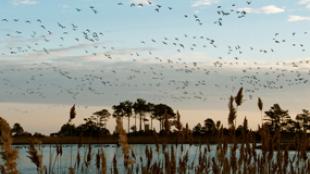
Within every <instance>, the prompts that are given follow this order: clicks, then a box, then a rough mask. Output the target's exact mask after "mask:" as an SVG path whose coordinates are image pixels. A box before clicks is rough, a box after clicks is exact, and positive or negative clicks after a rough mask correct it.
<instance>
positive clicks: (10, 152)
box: [0, 117, 19, 174]
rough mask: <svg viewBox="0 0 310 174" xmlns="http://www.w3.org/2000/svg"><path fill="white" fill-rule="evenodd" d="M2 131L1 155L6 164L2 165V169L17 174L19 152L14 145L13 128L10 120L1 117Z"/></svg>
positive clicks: (0, 125) (0, 127)
mask: <svg viewBox="0 0 310 174" xmlns="http://www.w3.org/2000/svg"><path fill="white" fill-rule="evenodd" d="M0 131H1V141H2V143H3V145H2V152H1V157H2V159H3V161H4V166H2V167H1V171H2V172H3V173H7V174H17V173H19V172H18V170H17V164H16V159H17V157H18V152H17V150H16V149H14V148H13V147H12V142H13V139H12V135H11V128H10V125H9V124H8V122H7V121H6V120H5V119H3V118H1V117H0Z"/></svg>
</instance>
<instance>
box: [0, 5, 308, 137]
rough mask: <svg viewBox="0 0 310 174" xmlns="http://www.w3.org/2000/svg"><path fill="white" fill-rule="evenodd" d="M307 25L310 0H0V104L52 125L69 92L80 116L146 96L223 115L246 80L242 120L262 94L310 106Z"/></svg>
mask: <svg viewBox="0 0 310 174" xmlns="http://www.w3.org/2000/svg"><path fill="white" fill-rule="evenodd" d="M309 29H310V1H309V0H248V1H245V0H234V1H227V0H225V1H224V0H169V1H168V0H161V1H160V0H152V1H151V0H117V1H116V0H53V1H49V0H3V1H0V80H1V83H0V89H1V90H0V115H1V116H3V117H4V118H6V119H7V120H8V121H9V122H10V123H11V124H13V123H15V122H20V123H21V124H22V125H23V126H24V128H25V129H26V130H28V131H30V132H35V131H40V132H43V133H51V132H55V131H57V130H59V127H60V125H61V124H62V123H64V122H65V121H66V120H67V119H68V111H69V109H70V107H71V106H72V105H73V104H76V105H77V106H78V109H77V111H78V118H77V119H76V122H75V123H76V124H79V123H81V122H82V120H83V118H84V117H88V116H90V115H91V114H92V113H93V112H95V111H97V110H99V109H102V108H107V109H110V108H111V106H112V105H114V104H118V103H119V102H121V101H124V100H131V101H134V100H136V99H137V98H144V99H146V100H147V101H150V102H153V103H166V104H168V105H170V106H172V107H173V108H174V109H175V110H179V112H180V113H181V115H182V120H183V121H184V122H188V123H189V125H190V126H191V127H193V126H194V125H195V124H197V123H198V122H202V121H203V120H204V119H206V118H207V117H210V118H213V119H214V120H221V121H222V123H223V124H224V125H227V115H228V109H227V104H228V99H229V96H230V95H235V94H236V93H237V91H238V89H239V88H240V87H244V94H245V97H244V104H243V105H242V106H241V107H240V108H238V111H239V115H238V120H242V119H243V118H244V117H245V116H246V117H247V118H248V120H249V125H250V127H251V128H253V129H255V128H256V127H257V125H258V124H259V123H260V113H259V111H258V109H257V98H258V97H261V98H262V99H263V102H264V110H268V109H269V108H270V106H271V105H272V104H274V103H279V104H280V105H281V106H282V107H283V108H285V109H288V110H289V111H290V113H291V116H292V117H293V118H294V117H295V115H296V114H297V113H298V112H301V110H302V109H309V108H310V106H309V105H310V104H309V102H308V98H309V97H310V91H309V88H308V87H309V82H310V81H309V80H310V70H309V61H310V59H309V53H310V50H309V37H310V30H309ZM110 111H111V112H112V110H110ZM109 128H110V129H111V130H112V129H113V128H114V121H113V120H111V123H110V124H109Z"/></svg>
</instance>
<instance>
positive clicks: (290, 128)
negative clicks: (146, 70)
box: [12, 88, 310, 136]
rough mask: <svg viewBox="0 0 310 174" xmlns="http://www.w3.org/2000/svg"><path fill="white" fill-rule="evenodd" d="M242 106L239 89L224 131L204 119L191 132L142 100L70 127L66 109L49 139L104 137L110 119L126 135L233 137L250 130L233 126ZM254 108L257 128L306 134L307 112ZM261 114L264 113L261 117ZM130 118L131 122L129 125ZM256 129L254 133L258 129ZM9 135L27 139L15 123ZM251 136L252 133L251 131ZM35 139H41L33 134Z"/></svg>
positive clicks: (175, 115)
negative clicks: (119, 124)
mask: <svg viewBox="0 0 310 174" xmlns="http://www.w3.org/2000/svg"><path fill="white" fill-rule="evenodd" d="M242 103H243V88H240V89H239V91H238V93H237V95H236V96H231V97H230V98H229V103H228V109H229V114H228V127H227V128H225V127H224V126H223V124H222V122H221V121H214V120H213V119H212V118H206V120H204V122H203V124H201V123H198V124H197V125H196V126H194V127H193V129H192V130H190V129H189V128H188V125H187V124H186V125H185V126H183V124H182V123H181V121H180V119H181V115H180V113H179V112H178V111H174V110H173V108H172V107H170V106H169V105H166V104H162V103H160V104H154V103H151V102H147V101H146V100H144V99H141V98H138V99H137V100H136V101H134V102H132V101H129V100H126V101H123V102H120V103H119V104H117V105H113V106H112V113H110V112H109V110H108V109H106V108H104V109H101V110H99V111H96V112H94V113H93V114H92V115H91V116H89V117H87V118H84V122H83V123H81V124H79V125H77V126H76V125H74V124H73V123H72V120H73V119H74V118H75V117H76V111H75V105H73V106H72V107H71V109H70V113H69V120H68V121H67V122H66V123H65V124H63V125H62V126H61V128H60V130H59V131H58V132H56V133H52V134H51V135H52V136H106V135H111V134H117V132H115V131H114V132H113V133H111V132H110V131H109V130H108V129H107V122H108V120H109V119H110V118H111V117H113V118H120V119H122V120H123V119H127V133H128V134H129V135H150V134H155V133H159V134H171V133H176V132H181V131H186V132H189V133H191V134H192V135H214V136H215V135H218V134H219V133H221V134H224V135H229V132H234V133H235V134H236V135H238V134H241V132H244V131H247V132H248V131H250V130H249V128H248V123H247V119H246V118H245V119H244V121H243V124H241V125H237V122H236V119H237V111H238V107H239V106H241V105H242ZM257 105H258V109H259V111H260V112H261V124H260V127H259V129H261V128H266V129H268V130H269V131H270V132H276V131H279V132H282V133H296V132H298V133H308V132H310V112H309V110H306V109H303V110H302V112H301V113H299V114H297V115H296V117H295V119H292V117H291V116H290V115H289V112H288V110H284V109H282V108H281V107H280V105H279V104H274V105H273V106H271V107H270V109H269V110H267V111H265V112H264V111H263V102H262V100H261V99H260V98H258V103H257ZM263 113H264V114H263ZM132 119H133V120H134V122H133V123H131V121H132ZM154 121H157V122H158V123H159V131H158V132H156V130H155V129H154ZM259 129H258V130H259ZM12 132H13V134H14V135H15V136H30V135H29V133H27V132H25V131H24V130H23V128H22V127H21V125H20V124H19V123H16V124H14V126H13V128H12ZM253 132H254V133H255V131H253ZM35 135H36V136H42V134H40V133H35Z"/></svg>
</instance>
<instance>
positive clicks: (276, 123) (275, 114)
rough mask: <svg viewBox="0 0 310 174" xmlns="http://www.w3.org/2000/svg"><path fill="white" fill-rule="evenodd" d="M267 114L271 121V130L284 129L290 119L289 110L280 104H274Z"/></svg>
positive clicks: (268, 119)
mask: <svg viewBox="0 0 310 174" xmlns="http://www.w3.org/2000/svg"><path fill="white" fill-rule="evenodd" d="M265 114H266V117H267V118H266V120H267V121H268V122H269V123H270V129H271V131H276V130H280V131H282V128H283V127H285V125H286V124H287V121H288V120H289V119H290V116H289V114H288V110H283V109H282V108H281V107H280V105H279V104H274V105H273V106H272V107H271V108H270V109H269V110H268V111H266V112H265Z"/></svg>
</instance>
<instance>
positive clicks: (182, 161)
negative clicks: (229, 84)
mask: <svg viewBox="0 0 310 174" xmlns="http://www.w3.org/2000/svg"><path fill="white" fill-rule="evenodd" d="M242 102H243V94H242V88H241V89H240V90H239V92H238V93H237V95H236V96H235V97H233V96H231V97H230V100H229V103H228V108H229V114H228V123H229V127H228V128H225V127H223V124H222V123H221V122H220V121H217V122H215V121H213V120H212V119H211V118H207V119H206V120H205V121H204V123H203V125H202V124H201V123H198V124H197V125H196V126H195V127H194V128H193V129H192V130H190V129H189V128H188V125H187V124H186V125H185V127H184V126H183V124H182V123H181V121H180V117H181V116H180V114H179V112H174V110H173V109H172V108H171V107H170V106H168V105H165V104H153V103H147V102H146V101H145V100H143V99H138V100H137V101H136V102H134V103H132V102H130V101H125V102H121V103H120V104H119V105H115V106H113V107H112V108H113V111H114V112H113V113H112V114H111V113H109V111H108V110H107V109H102V110H100V111H97V112H94V114H93V115H92V116H90V117H89V118H85V119H84V121H85V122H84V123H82V124H81V125H78V126H75V125H74V124H73V123H72V120H73V119H74V118H75V117H76V111H75V105H73V106H72V108H71V109H70V114H69V120H68V122H67V123H65V124H64V125H63V126H62V127H61V129H60V131H59V132H57V133H54V134H52V135H51V137H58V138H66V137H72V136H80V137H87V136H92V137H97V138H98V139H105V138H108V137H115V138H116V139H117V140H118V141H117V143H118V145H119V147H120V148H121V151H122V156H121V157H120V156H117V155H116V154H114V156H113V159H112V160H107V158H106V156H105V153H104V146H102V145H101V146H100V147H99V148H98V151H94V150H93V147H92V145H91V144H89V145H83V144H78V146H77V149H76V151H75V152H73V150H72V148H73V147H72V146H71V150H70V166H61V168H62V169H61V170H59V167H58V168H56V167H55V164H56V163H57V164H58V165H61V159H62V155H63V150H62V149H63V145H61V144H58V145H56V146H50V147H49V150H50V152H49V158H48V159H49V162H48V163H47V164H43V161H42V158H43V153H42V151H41V148H40V147H41V145H40V144H41V142H40V141H38V140H40V138H42V136H43V135H41V136H39V135H40V134H38V133H37V134H36V136H31V135H29V134H27V133H25V132H24V130H23V128H22V127H21V126H20V124H18V123H16V124H14V126H13V128H12V129H11V128H10V127H9V125H8V124H7V122H6V121H5V120H4V119H0V128H1V140H2V142H3V145H2V153H1V155H2V159H3V160H2V161H3V165H1V172H2V173H9V174H15V173H18V170H17V166H18V165H17V164H16V159H17V154H18V153H17V150H16V149H14V148H13V146H12V142H13V137H14V138H18V137H23V136H28V137H29V140H31V143H30V145H29V147H28V151H27V153H28V158H29V159H30V160H31V162H32V163H33V164H34V165H35V166H36V171H37V173H39V174H43V173H46V174H52V173H64V171H66V172H65V173H70V174H72V173H89V172H90V171H91V170H90V168H94V169H95V170H96V172H97V173H102V174H105V173H113V174H117V173H159V174H160V173H171V174H173V173H181V174H182V173H184V174H185V173H198V174H200V173H214V174H218V173H225V174H226V173H281V174H282V173H283V174H284V173H309V172H310V161H309V158H308V155H307V150H308V149H309V141H308V140H309V136H308V132H309V130H310V112H309V111H308V110H303V111H302V113H300V114H298V115H297V116H296V119H295V120H293V119H292V118H291V117H290V115H289V114H288V110H284V109H282V108H281V107H280V105H279V104H274V105H273V106H272V107H271V108H270V109H269V110H267V111H265V115H264V118H263V101H262V100H261V99H260V98H258V109H259V111H260V112H261V115H262V125H261V126H259V127H258V129H257V130H256V131H253V130H250V129H249V128H248V122H247V119H246V118H245V119H244V120H243V124H242V125H238V126H237V116H238V107H239V106H240V105H242ZM111 116H113V117H115V118H116V129H115V131H114V132H113V134H111V133H110V132H109V130H108V129H107V128H106V123H107V119H109V118H110V117H111ZM137 116H138V118H139V119H138V120H139V130H138V129H137V120H136V119H137ZM125 117H127V118H128V120H130V119H131V117H134V119H135V122H134V125H133V126H131V125H130V121H128V122H127V123H128V125H127V130H128V131H129V132H128V133H126V131H125V129H124V128H123V118H125ZM149 119H150V120H151V121H150V123H149ZM153 120H157V121H158V122H159V125H160V129H159V132H156V131H155V129H154V128H153ZM149 124H150V125H149ZM143 126H144V127H143ZM11 131H12V133H13V137H12V136H11ZM134 137H142V138H144V141H143V139H142V141H141V142H140V143H145V144H148V143H150V142H147V140H148V137H149V138H151V139H155V141H153V142H152V143H154V142H155V143H154V144H155V145H153V146H152V145H146V146H145V149H144V153H142V154H141V153H140V154H139V153H138V152H137V151H135V150H133V148H132V147H131V146H132V145H130V139H131V138H134ZM163 137H168V138H167V139H164V138H163ZM172 137H174V139H173V138H172ZM176 137H177V138H176ZM169 139H170V141H169ZM171 139H173V143H172V141H171ZM208 139H209V140H212V141H208ZM197 140H199V141H197ZM88 143H91V142H88ZM169 143H170V144H169ZM171 143H172V144H171ZM185 143H188V145H185ZM197 143H198V146H197ZM211 143H212V144H211ZM191 146H197V148H196V149H197V150H196V152H195V154H194V155H193V154H191V152H190V148H191ZM82 149H84V155H83V153H81V152H82ZM53 151H54V152H55V153H54V152H53ZM44 155H46V154H44ZM193 159H194V160H193ZM91 161H94V162H91ZM120 162H121V163H120ZM120 164H122V165H120ZM92 165H94V166H92ZM64 168H66V169H64Z"/></svg>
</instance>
